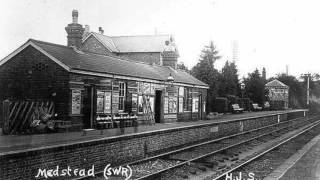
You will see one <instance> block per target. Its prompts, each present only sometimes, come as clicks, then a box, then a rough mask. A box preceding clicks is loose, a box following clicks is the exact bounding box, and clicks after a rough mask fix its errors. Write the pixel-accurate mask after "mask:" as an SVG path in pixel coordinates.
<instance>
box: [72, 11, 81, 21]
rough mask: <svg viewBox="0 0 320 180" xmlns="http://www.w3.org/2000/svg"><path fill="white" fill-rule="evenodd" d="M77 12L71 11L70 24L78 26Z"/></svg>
mask: <svg viewBox="0 0 320 180" xmlns="http://www.w3.org/2000/svg"><path fill="white" fill-rule="evenodd" d="M78 14H79V13H78V11H77V10H73V11H72V23H73V24H78Z"/></svg>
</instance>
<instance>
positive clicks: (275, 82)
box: [265, 79, 288, 87]
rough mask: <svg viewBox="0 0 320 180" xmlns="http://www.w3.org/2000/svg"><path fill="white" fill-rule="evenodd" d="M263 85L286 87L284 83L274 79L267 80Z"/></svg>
mask: <svg viewBox="0 0 320 180" xmlns="http://www.w3.org/2000/svg"><path fill="white" fill-rule="evenodd" d="M265 86H267V87H288V86H287V85H285V84H284V83H282V82H281V81H279V80H277V79H274V80H273V81H270V82H268V83H267V84H266V85H265Z"/></svg>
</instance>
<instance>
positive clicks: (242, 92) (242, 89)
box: [240, 82, 246, 108]
mask: <svg viewBox="0 0 320 180" xmlns="http://www.w3.org/2000/svg"><path fill="white" fill-rule="evenodd" d="M245 87H246V85H245V84H244V83H243V82H242V83H241V84H240V89H241V98H242V100H241V105H242V108H243V94H244V89H245Z"/></svg>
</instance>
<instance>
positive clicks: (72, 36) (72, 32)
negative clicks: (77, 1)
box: [65, 10, 84, 49]
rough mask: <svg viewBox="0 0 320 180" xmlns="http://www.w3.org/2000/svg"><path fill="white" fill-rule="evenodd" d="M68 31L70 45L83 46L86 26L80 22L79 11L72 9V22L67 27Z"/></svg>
mask: <svg viewBox="0 0 320 180" xmlns="http://www.w3.org/2000/svg"><path fill="white" fill-rule="evenodd" d="M65 30H66V31H67V34H68V36H67V38H68V46H73V47H76V48H78V49H79V48H80V47H81V41H82V35H83V32H84V28H83V27H82V25H81V24H78V11H77V10H73V11H72V23H71V24H68V26H67V27H66V28H65Z"/></svg>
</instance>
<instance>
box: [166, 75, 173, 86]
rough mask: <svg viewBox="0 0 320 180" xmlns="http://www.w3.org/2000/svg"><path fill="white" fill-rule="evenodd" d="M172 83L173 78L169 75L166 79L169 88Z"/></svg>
mask: <svg viewBox="0 0 320 180" xmlns="http://www.w3.org/2000/svg"><path fill="white" fill-rule="evenodd" d="M173 81H174V77H173V76H172V75H171V73H170V74H169V76H168V78H167V82H168V84H169V85H170V86H173Z"/></svg>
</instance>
